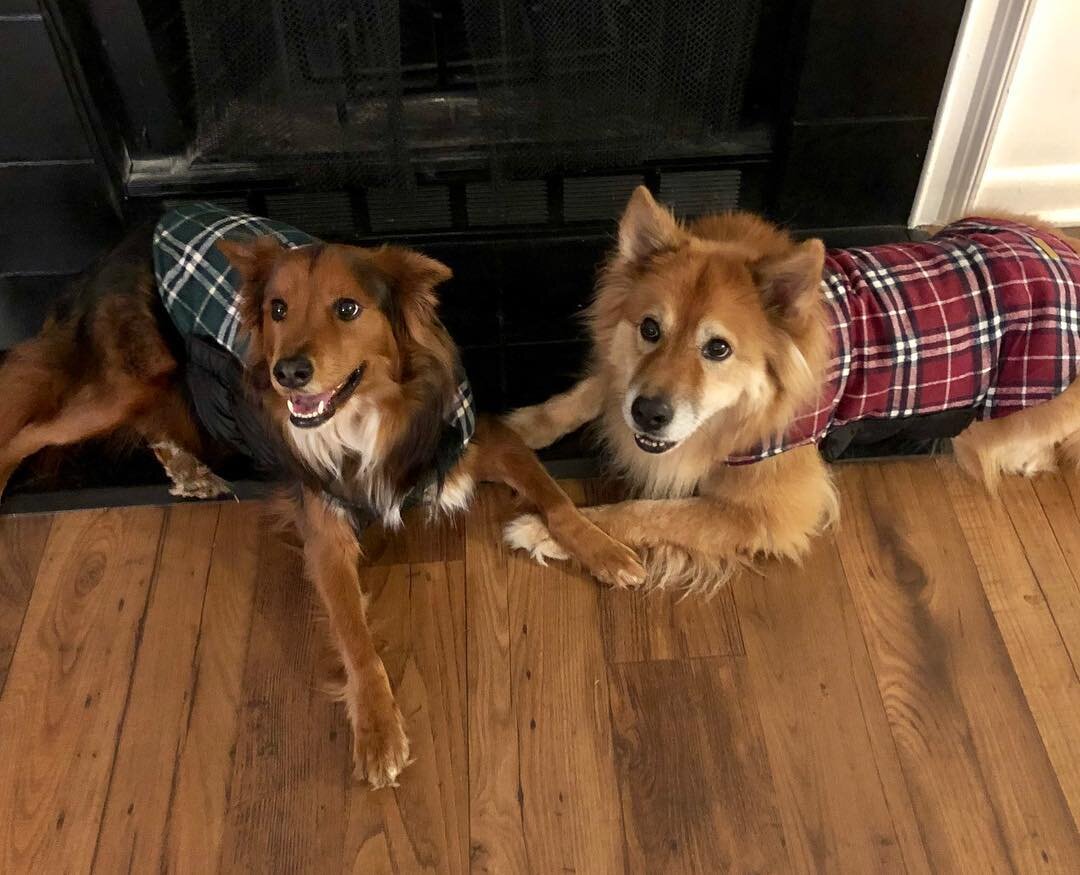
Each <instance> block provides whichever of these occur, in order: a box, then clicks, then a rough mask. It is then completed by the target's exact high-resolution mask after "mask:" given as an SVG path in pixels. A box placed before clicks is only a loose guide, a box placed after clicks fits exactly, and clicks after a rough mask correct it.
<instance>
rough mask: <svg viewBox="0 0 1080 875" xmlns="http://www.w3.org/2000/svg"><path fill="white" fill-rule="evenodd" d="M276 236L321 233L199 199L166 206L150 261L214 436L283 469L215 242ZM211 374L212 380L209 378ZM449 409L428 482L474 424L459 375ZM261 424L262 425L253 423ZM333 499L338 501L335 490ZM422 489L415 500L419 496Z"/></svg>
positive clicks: (298, 242) (292, 244)
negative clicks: (251, 393)
mask: <svg viewBox="0 0 1080 875" xmlns="http://www.w3.org/2000/svg"><path fill="white" fill-rule="evenodd" d="M265 235H272V236H274V237H276V238H277V239H278V240H280V241H281V243H282V245H283V246H287V247H289V248H296V247H298V246H306V245H308V244H311V243H317V242H319V241H318V240H317V238H315V237H312V236H311V235H309V234H305V233H304V232H303V231H299V230H297V229H296V228H293V227H291V226H289V225H286V224H284V223H283V222H277V221H275V220H273V219H264V218H260V217H258V216H251V215H247V214H245V213H237V212H235V211H231V210H226V209H223V208H222V207H219V206H215V205H214V204H210V203H204V202H195V203H186V204H181V205H179V206H176V207H173V208H171V209H169V210H167V211H166V212H165V214H164V215H163V216H162V217H161V219H160V221H159V222H158V223H157V226H156V227H155V229H154V238H153V262H154V274H155V277H156V280H157V287H158V292H159V293H160V295H161V301H162V303H163V304H164V306H165V310H166V311H167V312H168V314H169V318H170V319H171V321H172V323H173V324H174V325H175V326H176V329H177V331H178V332H179V333H180V335H181V336H182V337H183V339H184V342H185V344H186V347H187V352H188V362H187V364H188V386H189V389H190V390H191V396H192V402H193V404H194V406H195V409H196V412H197V413H198V416H199V419H200V420H201V421H202V423H203V425H204V427H205V428H206V429H207V431H209V432H210V434H211V435H212V436H213V437H214V438H215V439H217V440H219V441H221V442H223V443H224V444H226V445H227V446H230V447H232V448H233V449H234V450H237V451H239V452H241V453H243V454H244V455H246V456H248V457H249V458H251V459H252V460H253V461H254V462H255V463H256V465H257V466H258V467H260V468H262V469H263V470H264V471H265V470H272V471H274V472H275V473H280V469H281V459H280V450H279V449H275V448H274V446H273V441H272V440H271V439H270V437H269V436H268V435H266V434H265V432H266V428H265V426H264V425H262V424H261V420H260V418H259V417H258V416H256V415H254V413H253V412H252V411H250V410H247V409H245V408H246V407H250V402H249V401H246V400H245V399H246V394H245V392H244V391H243V385H242V384H243V380H242V372H241V371H242V362H243V361H244V355H245V352H246V348H247V338H246V336H245V333H244V331H243V328H242V326H241V325H240V314H239V311H238V309H237V306H236V304H237V301H236V296H237V293H238V291H239V289H240V285H241V278H240V275H239V273H238V272H237V271H236V269H235V268H234V267H233V266H232V265H231V264H230V263H229V261H228V259H227V258H226V257H225V255H224V254H223V253H222V252H221V251H220V250H219V249H218V248H217V247H216V246H215V245H214V244H215V243H216V242H217V241H218V240H251V239H252V238H253V237H258V236H265ZM208 378H209V379H208ZM448 409H449V414H448V419H447V423H446V429H445V432H444V436H443V440H442V441H441V443H440V446H439V450H438V453H437V458H436V459H435V460H433V466H434V468H433V471H432V475H433V477H432V478H426V480H425V482H424V483H422V484H417V489H416V490H414V492H416V493H419V492H421V491H422V490H426V489H427V488H428V487H430V485H431V483H432V480H433V479H434V480H435V481H441V479H442V477H443V476H444V475H445V474H446V473H447V472H448V471H449V470H450V468H451V467H453V465H454V464H456V462H457V459H458V458H460V456H461V453H462V452H463V451H464V449H465V447H466V446H468V444H469V441H470V440H471V439H472V435H473V431H474V430H475V428H476V412H475V408H474V405H473V398H472V390H471V388H470V386H469V381H468V379H467V378H466V377H465V375H464V374H462V376H461V379H460V381H459V384H458V387H457V390H456V392H455V395H454V398H453V399H452V400H451V403H450V405H449V408H448ZM256 423H258V424H256ZM328 497H329V498H331V499H333V500H336V501H338V503H340V499H337V498H336V496H333V495H330V494H329V493H328ZM419 497H420V496H419V494H418V495H417V499H419Z"/></svg>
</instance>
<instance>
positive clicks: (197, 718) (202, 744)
mask: <svg viewBox="0 0 1080 875" xmlns="http://www.w3.org/2000/svg"><path fill="white" fill-rule="evenodd" d="M219 513H220V516H219V519H218V525H217V531H216V534H215V538H214V550H213V555H212V556H211V560H210V568H209V571H208V574H207V582H206V592H205V597H204V598H203V602H202V625H201V627H200V630H199V638H198V643H197V646H196V649H195V654H194V664H193V666H192V670H193V672H192V673H193V676H194V677H193V682H192V693H191V706H190V711H189V714H188V721H187V724H186V726H185V727H184V730H183V735H182V737H181V739H180V746H179V751H178V754H177V763H176V770H175V774H174V776H173V784H172V799H171V803H172V804H171V806H170V809H169V815H168V823H167V826H166V833H165V852H164V857H163V864H164V867H165V869H166V870H167V871H170V872H191V873H195V875H198V873H207V872H213V871H215V870H216V868H217V863H218V858H219V856H220V854H221V845H222V836H223V833H224V829H225V822H226V815H227V812H228V808H229V803H230V796H229V784H230V781H231V779H232V773H233V757H234V753H235V749H236V748H235V742H236V734H237V728H238V719H239V709H240V705H241V699H242V695H243V692H242V683H243V679H244V664H245V660H246V656H247V648H248V635H249V630H250V628H251V614H252V607H253V603H254V597H255V587H256V584H257V583H258V558H259V552H258V546H259V529H260V528H261V527H262V525H263V520H262V514H263V509H262V507H261V505H259V504H256V503H254V502H244V503H242V504H239V503H227V504H223V505H222V506H221V509H220V512H219ZM304 619H305V618H300V622H304Z"/></svg>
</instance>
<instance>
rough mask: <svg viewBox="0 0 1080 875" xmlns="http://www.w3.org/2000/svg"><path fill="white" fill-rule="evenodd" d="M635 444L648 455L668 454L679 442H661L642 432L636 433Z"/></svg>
mask: <svg viewBox="0 0 1080 875" xmlns="http://www.w3.org/2000/svg"><path fill="white" fill-rule="evenodd" d="M634 442H635V443H636V444H637V445H638V447H640V448H641V449H643V450H644V451H645V452H646V453H666V452H667V451H668V450H670V449H672V448H673V447H675V446H677V445H678V443H679V442H678V441H661V440H657V439H656V438H654V437H649V436H648V435H647V434H642V433H641V432H634Z"/></svg>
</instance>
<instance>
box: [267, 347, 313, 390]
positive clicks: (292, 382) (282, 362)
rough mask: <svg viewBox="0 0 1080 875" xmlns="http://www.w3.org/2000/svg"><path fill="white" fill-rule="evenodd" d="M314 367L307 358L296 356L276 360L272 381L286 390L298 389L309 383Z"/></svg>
mask: <svg viewBox="0 0 1080 875" xmlns="http://www.w3.org/2000/svg"><path fill="white" fill-rule="evenodd" d="M314 373H315V365H313V364H312V363H311V359H309V358H308V357H307V356H303V355H296V356H293V357H292V358H288V359H278V361H277V364H275V365H274V379H275V380H277V381H278V383H279V384H280V385H282V386H284V387H285V388H286V389H299V388H301V387H302V386H306V385H307V384H308V383H310V382H311V377H312V375H313V374H314Z"/></svg>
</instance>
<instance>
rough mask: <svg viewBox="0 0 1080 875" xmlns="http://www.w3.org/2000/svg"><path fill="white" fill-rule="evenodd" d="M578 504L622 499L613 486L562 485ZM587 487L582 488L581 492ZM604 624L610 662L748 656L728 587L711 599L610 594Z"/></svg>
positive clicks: (666, 594) (591, 482)
mask: <svg viewBox="0 0 1080 875" xmlns="http://www.w3.org/2000/svg"><path fill="white" fill-rule="evenodd" d="M561 485H562V486H563V487H564V488H565V489H567V490H568V491H569V492H570V493H571V495H572V497H574V498H575V500H579V496H578V495H577V494H575V489H581V490H582V491H583V493H584V495H583V496H581V497H580V498H581V499H583V501H581V500H579V503H584V504H602V503H604V502H607V501H617V500H618V499H619V497H620V495H619V492H618V490H617V489H615V488H613V487H612V485H611V484H606V483H602V482H600V481H597V480H587V481H585V482H584V483H583V484H582V486H580V487H579V486H577V484H574V483H568V482H563V483H562V484H561ZM582 487H583V488H582ZM600 605H601V611H600V616H601V624H602V629H603V636H604V645H605V648H606V655H607V658H608V659H609V660H610V661H611V662H638V661H641V660H646V659H693V658H695V657H699V656H736V655H741V654H742V653H743V652H744V651H743V640H742V633H741V632H740V630H739V616H738V613H737V611H736V610H735V600H734V595H733V593H732V590H731V588H730V587H726V586H725V587H724V588H722V589H721V590H720V591H719V592H716V593H714V594H713V595H712V596H711V597H709V598H700V597H695V598H683V597H682V593H679V592H665V591H663V590H658V591H653V592H650V593H648V594H647V595H644V596H643V595H642V594H641V593H637V592H618V591H616V590H611V589H605V590H603V591H602V595H601V599H600Z"/></svg>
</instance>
